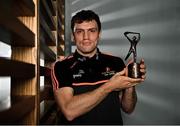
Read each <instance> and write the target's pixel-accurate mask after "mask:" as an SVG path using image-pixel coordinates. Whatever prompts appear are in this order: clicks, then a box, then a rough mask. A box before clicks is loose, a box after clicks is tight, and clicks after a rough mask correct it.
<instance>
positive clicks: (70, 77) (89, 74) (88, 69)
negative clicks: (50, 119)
mask: <svg viewBox="0 0 180 126" xmlns="http://www.w3.org/2000/svg"><path fill="white" fill-rule="evenodd" d="M124 67H125V64H124V62H123V61H122V59H121V58H119V57H115V56H111V55H107V54H103V53H101V52H100V51H99V50H98V51H97V53H96V54H95V55H94V56H93V57H91V58H88V57H84V56H82V55H80V54H79V53H78V52H77V51H76V52H75V53H74V54H73V55H72V56H70V57H68V58H66V59H65V60H63V61H58V62H56V63H55V65H54V68H53V74H52V78H53V81H54V87H56V88H62V87H72V88H73V89H74V95H78V94H81V93H86V92H88V91H92V90H94V89H96V88H98V87H99V86H101V85H102V84H104V83H105V82H107V81H108V80H109V79H110V78H111V77H112V76H113V75H114V74H115V73H116V72H119V71H121V70H123V69H124ZM120 108H121V106H120V101H119V92H117V91H114V92H111V93H110V94H109V95H108V96H107V97H106V98H105V99H104V100H103V101H102V102H101V103H99V104H98V105H97V106H96V107H95V108H93V109H92V110H91V111H90V112H88V113H86V114H84V115H81V116H80V117H78V118H76V119H74V120H73V121H67V120H66V119H65V118H64V117H62V119H61V120H60V122H61V123H62V124H122V123H123V122H122V117H121V110H120Z"/></svg>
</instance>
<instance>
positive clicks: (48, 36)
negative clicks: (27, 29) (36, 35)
mask: <svg viewBox="0 0 180 126" xmlns="http://www.w3.org/2000/svg"><path fill="white" fill-rule="evenodd" d="M40 25H41V26H42V28H43V30H41V32H40V33H41V35H43V36H44V38H45V42H46V44H47V45H48V46H55V45H56V42H55V41H56V39H55V37H54V35H53V34H52V32H51V30H50V28H49V26H48V25H47V23H46V22H45V19H44V18H43V16H42V14H41V13H40Z"/></svg>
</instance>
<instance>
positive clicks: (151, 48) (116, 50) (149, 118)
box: [65, 0, 180, 125]
mask: <svg viewBox="0 0 180 126" xmlns="http://www.w3.org/2000/svg"><path fill="white" fill-rule="evenodd" d="M69 1H70V2H71V5H70V7H69V8H67V7H66V8H65V9H70V10H71V11H72V14H74V13H75V12H77V11H79V10H81V9H92V10H94V11H95V12H97V13H98V14H99V15H100V18H101V21H102V28H103V29H102V30H103V32H102V38H101V41H100V48H101V49H102V50H103V51H105V52H109V53H112V54H114V55H117V56H120V57H122V58H123V59H124V58H125V56H126V54H127V52H128V49H129V46H130V44H129V42H128V41H127V40H126V38H125V37H124V36H123V33H124V32H125V31H136V32H140V33H141V41H140V42H139V43H138V45H137V51H138V57H139V58H144V59H145V62H146V65H147V79H146V81H145V82H144V83H143V84H141V85H138V86H137V94H138V103H137V106H136V109H135V111H134V113H132V114H131V115H126V114H123V118H124V122H125V124H135V125H137V124H151V125H152V124H166V125H167V124H180V109H179V107H180V100H179V97H180V66H179V64H180V54H179V53H180V52H179V51H180V49H179V48H180V36H179V35H180V1H179V0H69ZM69 30H70V29H69ZM69 33H70V32H69ZM72 49H74V47H73V48H72Z"/></svg>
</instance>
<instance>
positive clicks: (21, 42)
mask: <svg viewBox="0 0 180 126" xmlns="http://www.w3.org/2000/svg"><path fill="white" fill-rule="evenodd" d="M0 25H3V29H6V31H9V32H10V33H11V36H12V37H11V43H9V42H6V41H5V43H7V44H10V45H12V46H34V45H35V42H34V39H35V35H34V33H33V32H32V31H31V30H30V29H29V28H27V27H26V26H25V25H24V24H23V23H22V22H21V21H20V20H19V19H18V18H16V17H14V16H12V15H9V13H6V12H3V11H2V10H1V8H0Z"/></svg>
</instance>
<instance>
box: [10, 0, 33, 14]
mask: <svg viewBox="0 0 180 126" xmlns="http://www.w3.org/2000/svg"><path fill="white" fill-rule="evenodd" d="M13 13H14V15H16V16H35V5H34V3H33V0H13Z"/></svg>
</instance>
